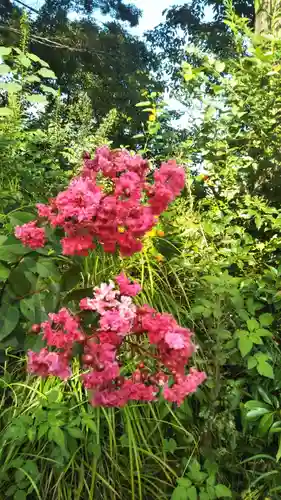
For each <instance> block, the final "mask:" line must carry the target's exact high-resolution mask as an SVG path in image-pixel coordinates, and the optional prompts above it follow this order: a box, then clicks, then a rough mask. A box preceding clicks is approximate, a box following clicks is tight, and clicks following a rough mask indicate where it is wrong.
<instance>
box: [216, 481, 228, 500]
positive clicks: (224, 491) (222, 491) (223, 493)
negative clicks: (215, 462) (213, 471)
mask: <svg viewBox="0 0 281 500" xmlns="http://www.w3.org/2000/svg"><path fill="white" fill-rule="evenodd" d="M215 490H216V495H217V498H225V497H226V498H232V493H231V491H230V489H229V488H228V487H227V486H224V484H217V485H216V486H215Z"/></svg>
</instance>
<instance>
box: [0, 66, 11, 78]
mask: <svg viewBox="0 0 281 500" xmlns="http://www.w3.org/2000/svg"><path fill="white" fill-rule="evenodd" d="M11 71H12V70H11V68H10V66H8V64H0V75H7V74H8V73H10V72H11Z"/></svg>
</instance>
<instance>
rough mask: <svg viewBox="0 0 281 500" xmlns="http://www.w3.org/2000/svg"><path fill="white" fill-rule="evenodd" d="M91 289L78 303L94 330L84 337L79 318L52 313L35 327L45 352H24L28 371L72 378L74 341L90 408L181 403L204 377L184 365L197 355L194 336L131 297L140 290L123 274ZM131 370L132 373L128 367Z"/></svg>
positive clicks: (164, 315)
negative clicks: (130, 403)
mask: <svg viewBox="0 0 281 500" xmlns="http://www.w3.org/2000/svg"><path fill="white" fill-rule="evenodd" d="M116 282H117V283H118V285H119V289H117V288H116V287H115V284H114V282H113V281H111V282H109V284H106V283H102V284H101V285H100V287H96V288H95V289H94V293H93V297H91V298H85V299H82V300H81V301H80V309H81V313H80V315H81V317H82V316H83V311H85V310H88V311H93V312H94V313H95V314H97V315H98V327H93V326H92V327H91V331H90V332H89V333H87V334H86V333H85V332H84V329H83V327H82V319H81V320H79V318H78V316H73V315H72V314H71V313H70V312H69V311H68V310H67V309H61V310H60V311H59V312H58V313H57V314H50V315H49V321H46V322H44V323H42V324H41V325H40V326H41V328H40V326H39V325H34V328H33V331H34V332H38V331H40V330H42V332H43V338H44V339H45V340H46V344H47V346H48V347H49V348H51V349H52V348H56V351H50V350H48V348H44V349H41V351H40V352H39V353H35V352H29V353H28V370H29V371H30V372H31V373H35V374H38V375H41V376H43V377H46V376H48V375H56V376H58V377H60V378H62V379H63V380H65V379H66V378H68V377H69V376H70V367H69V364H70V361H71V358H72V356H73V347H74V344H75V343H76V342H78V343H80V344H82V346H83V355H82V357H81V362H82V366H83V369H84V372H83V373H82V375H81V377H82V381H83V384H84V387H85V388H86V389H87V390H88V391H89V392H90V394H91V401H92V404H93V405H94V406H124V405H126V403H127V402H128V401H130V400H135V401H155V400H157V398H158V397H159V396H160V395H162V396H163V397H164V398H165V399H166V400H167V401H170V402H176V403H177V404H179V405H180V404H181V403H182V402H183V400H184V398H185V397H186V396H188V395H189V394H191V393H193V392H195V391H196V389H197V387H198V385H200V384H201V383H202V382H203V381H204V380H205V378H206V375H205V373H204V372H200V371H197V370H196V369H194V368H191V369H190V371H189V373H186V372H187V364H188V360H189V359H190V357H191V356H192V354H193V352H194V351H195V345H194V343H193V342H192V332H191V331H190V330H188V329H186V328H182V327H180V326H179V325H178V324H177V322H176V320H175V319H174V318H173V317H172V316H171V315H170V314H160V313H158V312H157V311H156V310H155V309H153V308H151V307H149V306H148V305H144V306H142V307H139V306H136V305H135V304H134V303H133V299H132V297H134V296H135V295H136V294H137V293H138V292H139V291H140V286H139V285H138V284H137V283H132V282H130V280H129V279H128V278H127V277H126V276H125V275H124V274H123V273H122V274H120V275H119V276H117V277H116ZM132 367H133V368H132Z"/></svg>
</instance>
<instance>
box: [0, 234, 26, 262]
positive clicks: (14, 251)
mask: <svg viewBox="0 0 281 500" xmlns="http://www.w3.org/2000/svg"><path fill="white" fill-rule="evenodd" d="M30 252H31V249H30V248H27V247H24V246H23V245H22V244H21V242H20V241H19V240H17V239H16V238H15V237H14V236H8V238H6V237H4V238H3V239H0V260H4V261H7V262H9V261H10V262H14V261H15V260H16V259H17V258H18V257H19V256H22V255H25V254H26V253H30Z"/></svg>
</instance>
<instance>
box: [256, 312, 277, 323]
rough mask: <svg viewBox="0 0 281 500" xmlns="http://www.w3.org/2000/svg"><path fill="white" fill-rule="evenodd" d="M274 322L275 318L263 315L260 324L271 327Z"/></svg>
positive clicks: (266, 314) (268, 314)
mask: <svg viewBox="0 0 281 500" xmlns="http://www.w3.org/2000/svg"><path fill="white" fill-rule="evenodd" d="M273 321H274V317H273V316H272V314H270V313H264V314H261V315H260V317H259V322H260V324H261V326H270V325H272V323H273Z"/></svg>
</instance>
